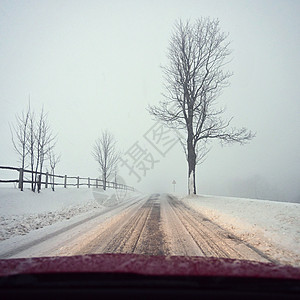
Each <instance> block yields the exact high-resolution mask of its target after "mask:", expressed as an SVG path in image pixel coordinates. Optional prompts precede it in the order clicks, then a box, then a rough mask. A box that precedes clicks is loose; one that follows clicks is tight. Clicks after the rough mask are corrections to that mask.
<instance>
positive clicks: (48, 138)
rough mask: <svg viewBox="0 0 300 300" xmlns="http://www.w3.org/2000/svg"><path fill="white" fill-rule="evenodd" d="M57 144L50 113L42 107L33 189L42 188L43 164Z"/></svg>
mask: <svg viewBox="0 0 300 300" xmlns="http://www.w3.org/2000/svg"><path fill="white" fill-rule="evenodd" d="M54 146H55V136H54V135H53V134H52V131H51V128H50V124H49V122H48V115H47V114H46V113H45V112H44V110H43V109H42V111H41V113H40V117H39V120H38V122H37V123H36V130H35V158H36V160H35V184H34V188H33V191H35V190H36V187H37V186H38V191H39V190H40V188H39V184H40V179H41V173H42V171H43V166H44V162H45V159H46V158H47V155H48V153H49V151H51V150H52V149H53V148H54Z"/></svg>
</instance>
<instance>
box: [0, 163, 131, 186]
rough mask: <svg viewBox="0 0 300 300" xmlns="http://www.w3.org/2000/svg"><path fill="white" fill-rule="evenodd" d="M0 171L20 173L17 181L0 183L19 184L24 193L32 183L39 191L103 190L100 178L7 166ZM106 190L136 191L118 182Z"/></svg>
mask: <svg viewBox="0 0 300 300" xmlns="http://www.w3.org/2000/svg"><path fill="white" fill-rule="evenodd" d="M0 169H2V170H13V171H18V172H19V174H18V178H16V179H8V180H6V179H1V178H0V183H18V188H19V189H20V190H21V191H23V188H24V184H25V183H30V184H32V183H33V184H37V187H38V190H40V189H41V187H42V186H44V187H45V188H49V187H50V186H52V187H54V186H63V187H64V188H67V187H68V186H76V187H77V188H79V187H80V186H87V187H88V188H90V187H96V188H103V187H104V182H103V180H101V179H98V178H90V177H79V176H67V175H52V174H50V173H49V172H46V173H43V172H42V173H41V172H35V171H30V170H25V169H22V168H15V167H6V166H0ZM26 173H30V174H35V175H36V174H37V178H38V181H37V182H36V181H32V179H31V180H30V179H28V178H26ZM106 188H109V189H110V188H113V189H123V190H130V191H134V188H133V187H131V186H128V185H125V184H121V183H117V182H111V181H106Z"/></svg>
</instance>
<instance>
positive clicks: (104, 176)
mask: <svg viewBox="0 0 300 300" xmlns="http://www.w3.org/2000/svg"><path fill="white" fill-rule="evenodd" d="M103 190H104V191H105V190H106V173H105V172H104V173H103Z"/></svg>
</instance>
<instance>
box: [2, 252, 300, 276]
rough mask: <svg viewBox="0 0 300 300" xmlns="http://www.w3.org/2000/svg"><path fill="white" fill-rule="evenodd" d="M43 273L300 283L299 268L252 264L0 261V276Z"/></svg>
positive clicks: (142, 259)
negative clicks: (291, 281)
mask: <svg viewBox="0 0 300 300" xmlns="http://www.w3.org/2000/svg"><path fill="white" fill-rule="evenodd" d="M43 273H44V274H46V273H128V274H129V273H131V274H143V275H166V276H226V277H232V276H233V277H252V278H284V279H298V280H300V268H298V267H292V266H288V265H277V264H273V263H260V262H253V261H244V260H235V259H225V258H207V257H184V256H146V255H137V254H92V255H82V256H69V257H39V258H20V259H2V260H0V276H2V277H3V276H9V275H15V274H43Z"/></svg>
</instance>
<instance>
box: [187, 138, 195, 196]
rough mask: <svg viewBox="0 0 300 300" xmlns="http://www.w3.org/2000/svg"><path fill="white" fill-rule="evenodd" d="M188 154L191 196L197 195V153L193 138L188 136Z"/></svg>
mask: <svg viewBox="0 0 300 300" xmlns="http://www.w3.org/2000/svg"><path fill="white" fill-rule="evenodd" d="M187 153H188V180H189V182H188V189H189V190H188V192H189V195H190V194H196V181H195V170H196V152H195V147H194V145H193V142H192V137H191V136H188V142H187Z"/></svg>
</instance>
